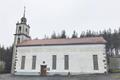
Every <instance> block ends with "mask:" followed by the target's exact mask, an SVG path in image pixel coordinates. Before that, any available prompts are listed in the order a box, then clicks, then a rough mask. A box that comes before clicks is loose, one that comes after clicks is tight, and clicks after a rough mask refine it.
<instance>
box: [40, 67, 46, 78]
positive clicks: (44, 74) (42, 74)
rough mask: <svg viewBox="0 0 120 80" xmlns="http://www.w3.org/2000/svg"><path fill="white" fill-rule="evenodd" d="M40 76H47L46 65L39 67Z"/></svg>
mask: <svg viewBox="0 0 120 80" xmlns="http://www.w3.org/2000/svg"><path fill="white" fill-rule="evenodd" d="M40 75H41V76H46V75H47V65H41V74H40Z"/></svg>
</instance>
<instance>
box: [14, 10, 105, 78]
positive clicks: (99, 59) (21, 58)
mask: <svg viewBox="0 0 120 80" xmlns="http://www.w3.org/2000/svg"><path fill="white" fill-rule="evenodd" d="M29 31H30V26H29V25H28V24H27V19H26V18H25V12H24V15H23V17H22V18H21V21H20V22H18V23H17V24H16V33H15V34H14V36H15V39H14V50H13V61H12V74H14V75H43V76H46V75H68V74H70V75H79V74H98V73H106V72H107V61H106V50H105V44H106V41H105V40H104V38H103V37H87V38H72V39H33V40H32V39H31V37H30V35H29Z"/></svg>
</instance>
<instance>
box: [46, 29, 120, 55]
mask: <svg viewBox="0 0 120 80" xmlns="http://www.w3.org/2000/svg"><path fill="white" fill-rule="evenodd" d="M100 36H101V37H103V38H104V39H105V40H106V41H107V44H106V53H107V55H109V56H113V55H119V52H120V28H119V29H118V30H116V29H114V30H113V32H112V30H111V29H108V30H103V31H98V32H95V31H91V30H87V31H82V32H81V34H80V35H79V34H78V33H77V32H76V31H75V30H74V31H73V33H72V36H71V37H69V36H67V35H66V31H65V30H62V31H61V33H60V34H59V33H58V34H56V32H53V33H52V35H51V36H50V38H48V37H47V38H46V39H64V38H83V37H100Z"/></svg>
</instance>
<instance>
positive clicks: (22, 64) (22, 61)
mask: <svg viewBox="0 0 120 80" xmlns="http://www.w3.org/2000/svg"><path fill="white" fill-rule="evenodd" d="M24 68H25V56H22V60H21V69H24Z"/></svg>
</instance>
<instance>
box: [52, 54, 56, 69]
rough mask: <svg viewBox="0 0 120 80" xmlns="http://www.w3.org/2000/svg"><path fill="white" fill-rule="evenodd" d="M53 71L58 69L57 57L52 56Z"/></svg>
mask: <svg viewBox="0 0 120 80" xmlns="http://www.w3.org/2000/svg"><path fill="white" fill-rule="evenodd" d="M52 69H56V55H53V56H52Z"/></svg>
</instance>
